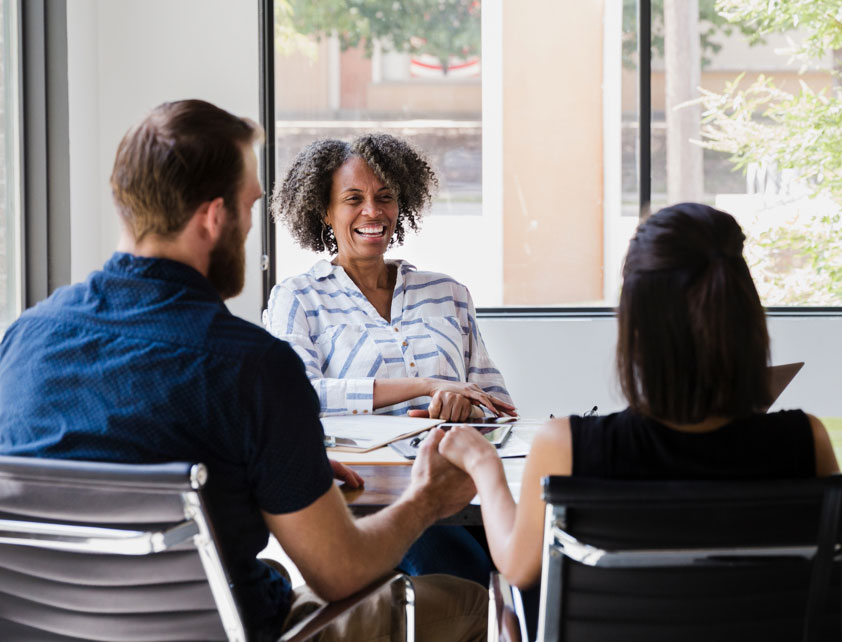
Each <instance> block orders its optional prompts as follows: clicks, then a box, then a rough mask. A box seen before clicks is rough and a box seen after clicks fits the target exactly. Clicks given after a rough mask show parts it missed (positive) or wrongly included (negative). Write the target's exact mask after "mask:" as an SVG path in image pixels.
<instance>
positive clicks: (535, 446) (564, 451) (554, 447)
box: [529, 417, 573, 475]
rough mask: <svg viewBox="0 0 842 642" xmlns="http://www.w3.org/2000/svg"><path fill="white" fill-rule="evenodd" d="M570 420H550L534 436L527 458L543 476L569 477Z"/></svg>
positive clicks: (571, 463) (571, 464)
mask: <svg viewBox="0 0 842 642" xmlns="http://www.w3.org/2000/svg"><path fill="white" fill-rule="evenodd" d="M572 445H573V444H572V439H571V436H570V419H569V418H567V417H564V418H559V419H551V420H550V421H548V422H546V423H545V424H544V425H543V426H541V428H540V429H539V430H538V432H537V433H536V435H535V439H534V440H533V441H532V448H531V449H530V451H529V458H530V459H532V460H533V463H538V462H540V464H539V467H540V468H541V469H542V472H543V474H545V475H569V474H570V473H571V471H572V468H573V454H572Z"/></svg>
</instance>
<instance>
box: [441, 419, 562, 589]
mask: <svg viewBox="0 0 842 642" xmlns="http://www.w3.org/2000/svg"><path fill="white" fill-rule="evenodd" d="M439 452H441V454H442V455H444V457H445V458H446V459H448V460H449V461H450V462H451V463H452V464H454V465H456V466H458V467H459V468H462V469H463V470H465V471H466V472H467V473H468V474H470V475H471V478H472V479H473V481H474V484H475V485H476V487H477V492H478V493H479V496H480V508H481V511H482V521H483V524H485V533H486V537H487V538H488V546H489V549H490V550H491V558H492V559H493V560H494V563H495V564H496V565H497V568H498V569H499V570H500V572H501V573H502V574H503V576H504V577H505V578H506V579H507V580H508V581H509V582H511V583H512V584H515V585H516V586H519V587H521V588H525V587H527V586H531V585H533V584H534V583H535V582H537V581H538V579H539V577H540V574H541V550H542V540H543V533H544V510H545V507H546V504H545V503H544V501H543V500H542V499H541V479H542V478H543V477H545V476H546V475H569V474H570V473H571V471H572V453H571V438H570V421H569V420H568V419H566V418H565V419H556V420H553V421H550V422H548V423H547V424H545V425H544V426H543V427H542V428H541V429H540V431H539V432H538V434H537V435H536V436H535V439H534V440H533V442H532V448H531V449H530V451H529V456H528V457H527V458H526V468H525V469H524V473H523V480H522V483H521V492H520V500H519V501H518V503H517V505H515V502H514V499H513V498H512V494H511V492H510V491H509V487H508V485H507V484H506V478H505V475H504V474H503V464H502V461H501V460H500V457H499V456H498V454H497V452H496V450H495V448H494V447H493V446H492V445H491V444H489V443H488V442H487V441H486V440H485V439H484V438H483V437H482V436H481V435H480V434H479V433H478V432H477V431H476V430H474V429H473V428H469V427H467V426H455V427H454V428H452V429H450V430H449V431H448V432H447V434H446V435H445V437H444V439H442V441H441V443H440V444H439Z"/></svg>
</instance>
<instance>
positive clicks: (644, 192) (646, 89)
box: [637, 0, 652, 220]
mask: <svg viewBox="0 0 842 642" xmlns="http://www.w3.org/2000/svg"><path fill="white" fill-rule="evenodd" d="M637 71H638V102H639V108H638V115H637V118H638V129H637V131H638V137H639V140H638V177H639V180H640V185H639V201H638V203H639V208H640V209H639V212H640V214H639V215H640V220H645V219H646V217H647V216H649V209H650V207H651V205H652V1H651V0H638V2H637Z"/></svg>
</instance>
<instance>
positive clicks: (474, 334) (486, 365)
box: [465, 288, 517, 415]
mask: <svg viewBox="0 0 842 642" xmlns="http://www.w3.org/2000/svg"><path fill="white" fill-rule="evenodd" d="M465 296H466V298H467V304H468V328H469V334H468V345H467V346H466V348H465V372H466V373H467V377H468V381H469V382H471V383H475V384H476V385H478V386H479V387H480V388H481V389H482V390H483V392H485V393H488V394H489V395H493V396H494V398H495V399H496V400H499V401H500V402H502V403H497V404H495V409H496V410H498V411H502V412H504V413H505V414H508V415H517V412H515V406H514V402H513V401H512V397H511V395H509V391H508V389H507V388H506V382H505V381H504V380H503V374H502V373H501V372H500V371H499V370H498V369H497V367H496V366H495V365H494V362H493V361H492V360H491V357H490V356H489V354H488V350H487V349H486V347H485V342H484V341H483V340H482V335H481V334H480V331H479V326H478V325H477V318H476V317H477V313H476V309H475V308H474V300H473V298H472V297H471V293H470V292H469V291H468V289H467V288H465Z"/></svg>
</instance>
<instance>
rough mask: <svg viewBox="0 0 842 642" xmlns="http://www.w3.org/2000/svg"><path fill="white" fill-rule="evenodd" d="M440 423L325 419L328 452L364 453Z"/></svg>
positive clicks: (378, 418) (380, 418) (413, 419)
mask: <svg viewBox="0 0 842 642" xmlns="http://www.w3.org/2000/svg"><path fill="white" fill-rule="evenodd" d="M441 422H442V420H441V419H427V418H420V417H395V416H392V415H364V416H362V417H361V416H359V415H341V416H338V417H322V426H323V427H324V431H325V441H326V442H331V441H332V442H333V443H334V444H335V445H332V446H329V447H328V450H330V451H336V452H347V453H364V452H368V451H370V450H375V449H376V448H381V447H383V446H385V445H387V444H389V443H391V442H393V441H395V440H398V439H405V438H407V437H412V436H413V435H417V434H418V433H421V432H424V431H425V430H429V429H430V428H432V427H434V426H436V425H438V424H440V423H441Z"/></svg>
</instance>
